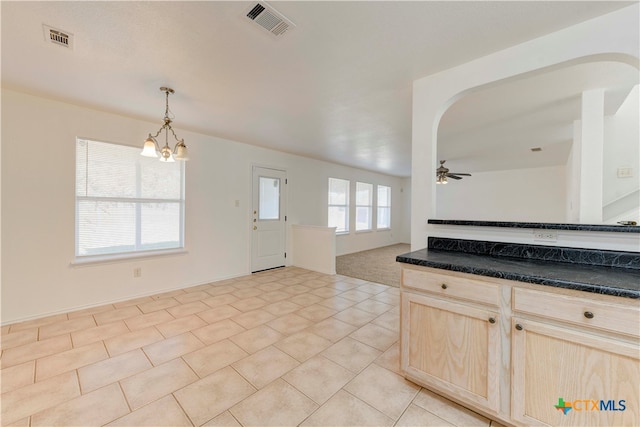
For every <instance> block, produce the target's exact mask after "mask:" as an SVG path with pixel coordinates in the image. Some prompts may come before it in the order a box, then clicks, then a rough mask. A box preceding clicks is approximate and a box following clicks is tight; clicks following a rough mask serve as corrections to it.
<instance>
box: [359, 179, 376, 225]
mask: <svg viewBox="0 0 640 427" xmlns="http://www.w3.org/2000/svg"><path fill="white" fill-rule="evenodd" d="M359 186H367V191H368V193H369V203H368V204H366V205H361V204H359V203H358V192H359V191H360V190H359V188H358V187H359ZM359 208H365V209H367V211H368V212H369V214H368V227H367V228H360V229H359V228H358V210H359ZM355 229H356V230H355V231H356V233H366V232H370V231H373V184H370V183H368V182H362V181H356V218H355Z"/></svg>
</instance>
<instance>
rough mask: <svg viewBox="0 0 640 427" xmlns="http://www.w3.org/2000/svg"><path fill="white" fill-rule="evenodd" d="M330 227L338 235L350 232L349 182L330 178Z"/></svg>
mask: <svg viewBox="0 0 640 427" xmlns="http://www.w3.org/2000/svg"><path fill="white" fill-rule="evenodd" d="M328 223H329V227H336V233H348V232H349V181H347V180H345V179H338V178H329V221H328Z"/></svg>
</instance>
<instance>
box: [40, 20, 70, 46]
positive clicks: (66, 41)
mask: <svg viewBox="0 0 640 427" xmlns="http://www.w3.org/2000/svg"><path fill="white" fill-rule="evenodd" d="M43 28H44V38H45V40H46V41H49V42H51V43H53V44H55V45H58V46H64V47H66V48H68V49H73V34H71V33H69V32H68V31H63V30H59V29H57V28H53V27H50V26H48V25H43Z"/></svg>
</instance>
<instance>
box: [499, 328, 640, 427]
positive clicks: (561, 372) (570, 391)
mask: <svg viewBox="0 0 640 427" xmlns="http://www.w3.org/2000/svg"><path fill="white" fill-rule="evenodd" d="M512 326H513V329H512V333H511V337H512V341H511V342H512V365H511V366H512V379H513V390H512V395H511V411H512V414H511V415H512V418H513V419H514V420H516V421H519V422H521V423H523V424H526V425H551V426H638V425H640V418H639V416H640V412H639V411H640V408H639V404H640V396H639V384H640V363H639V362H640V360H639V348H638V345H637V344H630V343H627V342H624V341H621V340H620V341H619V340H616V339H609V338H601V337H597V336H594V335H591V334H587V333H583V332H581V331H579V330H575V329H573V330H572V329H570V328H569V327H567V328H558V327H554V326H550V325H546V324H544V323H542V322H536V321H531V320H523V319H519V318H517V317H516V318H514V319H513V325H512Z"/></svg>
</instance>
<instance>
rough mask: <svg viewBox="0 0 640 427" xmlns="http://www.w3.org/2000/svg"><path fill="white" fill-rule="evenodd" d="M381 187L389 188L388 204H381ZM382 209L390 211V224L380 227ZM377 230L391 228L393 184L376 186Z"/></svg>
mask: <svg viewBox="0 0 640 427" xmlns="http://www.w3.org/2000/svg"><path fill="white" fill-rule="evenodd" d="M380 187H383V188H386V189H387V191H388V192H387V201H386V203H387V205H386V206H384V205H381V204H380ZM380 209H386V210H387V211H388V213H387V218H388V219H389V224H388V225H387V226H383V227H380V217H381V215H380ZM376 230H381V231H382V230H391V186H389V185H381V184H378V185H377V188H376Z"/></svg>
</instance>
